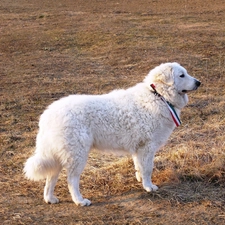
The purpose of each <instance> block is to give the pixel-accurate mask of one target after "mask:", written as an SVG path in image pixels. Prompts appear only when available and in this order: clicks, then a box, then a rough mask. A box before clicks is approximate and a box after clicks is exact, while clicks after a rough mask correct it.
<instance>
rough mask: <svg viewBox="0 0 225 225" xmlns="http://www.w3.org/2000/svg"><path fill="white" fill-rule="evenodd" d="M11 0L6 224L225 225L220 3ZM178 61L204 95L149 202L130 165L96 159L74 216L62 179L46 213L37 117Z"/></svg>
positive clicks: (1, 8)
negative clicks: (31, 170) (31, 159)
mask: <svg viewBox="0 0 225 225" xmlns="http://www.w3.org/2000/svg"><path fill="white" fill-rule="evenodd" d="M106 2H107V4H105V1H81V0H77V1H72V0H65V1H63V3H62V2H55V1H53V0H50V1H45V2H43V1H38V0H37V1H35V2H29V3H28V2H27V1H25V0H15V1H13V2H9V1H7V0H2V1H1V3H0V30H1V35H0V67H1V70H0V219H1V221H3V224H66V223H67V224H150V223H155V224H223V223H224V222H225V215H224V208H225V202H224V197H225V196H224V181H225V174H224V173H225V165H224V164H225V151H224V150H225V149H224V148H225V147H224V140H225V135H224V133H225V132H224V129H225V128H224V127H225V126H224V125H225V115H224V109H225V100H224V94H225V77H224V73H225V51H224V48H225V47H224V46H225V37H224V33H225V24H224V21H225V4H224V2H223V1H222V0H216V1H203V0H199V1H194V0H190V1H180V0H173V1H168V0H167V1H166V0H161V1H146V0H141V1H138V2H137V1H129V2H127V1H123V2H118V1H114V0H111V1H106ZM167 61H178V62H179V63H181V64H182V65H183V66H184V67H186V68H187V70H188V71H189V73H190V74H192V75H193V76H195V77H197V78H199V79H200V80H201V81H202V83H203V85H202V86H201V88H200V89H199V90H198V91H197V92H195V93H193V94H191V95H190V96H189V98H190V102H189V105H188V106H187V107H186V108H185V109H184V111H183V113H182V121H183V124H182V126H181V127H179V128H178V129H176V130H175V132H174V133H173V135H172V136H171V138H170V140H169V141H168V144H167V145H166V146H165V147H164V148H163V149H162V150H161V151H160V152H159V153H158V154H157V156H156V159H155V170H154V173H153V180H154V182H155V183H156V184H157V185H159V186H160V190H159V191H158V192H156V193H150V194H148V193H145V192H144V191H143V190H142V187H141V184H139V183H137V181H136V180H135V177H134V168H133V163H132V161H131V159H130V158H129V157H128V158H127V157H125V158H121V157H116V156H111V155H103V156H102V155H100V154H98V153H97V152H93V153H91V155H90V158H89V161H88V165H87V167H86V169H85V171H84V173H83V174H82V181H81V189H82V193H83V194H84V196H85V197H88V198H90V199H91V200H92V201H93V203H94V205H93V206H91V207H90V208H88V209H87V208H85V209H83V208H77V207H76V206H75V205H74V204H73V203H72V201H71V197H70V195H69V193H68V188H67V184H66V176H65V173H62V175H61V177H60V179H59V182H58V185H57V187H56V194H57V195H59V198H60V200H61V203H60V204H58V205H46V204H44V203H43V200H42V191H43V185H44V183H43V182H40V183H33V182H30V181H27V180H25V179H24V178H23V175H22V169H23V164H24V161H25V160H26V158H27V157H28V156H29V155H30V154H31V153H32V152H33V149H34V147H35V136H36V133H37V123H38V118H39V116H40V114H41V113H42V112H43V110H44V109H45V107H46V106H47V105H48V104H49V103H51V102H52V101H54V100H56V99H58V98H60V97H63V96H66V95H68V94H73V93H81V94H83V93H88V94H101V93H106V92H108V91H110V90H113V89H116V88H126V87H129V86H131V85H134V84H135V83H137V82H140V81H141V80H142V79H143V78H144V76H145V75H146V74H147V73H148V71H149V70H150V69H151V68H153V67H154V66H156V65H158V64H159V63H161V62H167Z"/></svg>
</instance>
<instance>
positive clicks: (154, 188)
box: [144, 184, 159, 192]
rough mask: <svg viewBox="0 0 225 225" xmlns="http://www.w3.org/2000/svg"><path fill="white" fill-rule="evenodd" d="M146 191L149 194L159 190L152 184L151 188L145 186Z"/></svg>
mask: <svg viewBox="0 0 225 225" xmlns="http://www.w3.org/2000/svg"><path fill="white" fill-rule="evenodd" d="M144 189H145V190H146V191H147V192H151V191H157V190H158V189H159V188H158V187H157V186H156V185H154V184H151V185H149V186H144Z"/></svg>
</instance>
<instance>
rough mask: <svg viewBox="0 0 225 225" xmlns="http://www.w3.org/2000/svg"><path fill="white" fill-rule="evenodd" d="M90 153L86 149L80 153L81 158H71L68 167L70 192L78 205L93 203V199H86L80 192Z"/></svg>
mask: <svg viewBox="0 0 225 225" xmlns="http://www.w3.org/2000/svg"><path fill="white" fill-rule="evenodd" d="M87 158H88V154H87V155H86V152H85V150H84V151H83V152H82V154H80V155H79V158H77V157H76V159H72V158H71V159H70V163H69V164H68V167H67V174H68V177H67V181H68V187H69V191H70V194H71V196H72V199H73V201H74V202H75V204H76V205H80V206H89V205H91V201H89V200H88V199H84V198H83V197H82V195H81V193H80V188H79V183H80V175H81V173H82V171H83V169H84V167H85V164H86V162H87Z"/></svg>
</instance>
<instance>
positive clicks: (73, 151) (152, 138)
mask: <svg viewBox="0 0 225 225" xmlns="http://www.w3.org/2000/svg"><path fill="white" fill-rule="evenodd" d="M152 84H153V85H152ZM200 84H201V83H200V82H199V81H198V80H196V79H195V78H193V77H191V76H190V75H188V73H187V71H186V70H185V69H184V68H183V67H181V66H180V65H179V64H178V63H165V64H161V65H160V66H158V67H156V68H155V69H153V70H151V71H150V73H149V74H148V75H147V76H146V78H145V79H144V81H143V82H142V83H139V84H137V85H136V86H134V87H131V88H128V89H127V90H115V91H113V92H110V93H109V94H104V95H71V96H68V97H65V98H62V99H60V100H58V101H55V102H54V103H52V104H51V105H50V106H49V107H48V108H47V109H46V110H45V111H44V113H43V114H42V115H41V118H40V122H39V133H38V135H37V140H36V151H35V154H34V155H33V156H32V157H30V158H29V159H28V160H27V162H26V164H25V168H24V172H25V175H26V177H27V178H29V179H31V180H35V181H38V180H40V179H46V185H45V188H44V199H45V201H46V202H47V203H58V202H59V200H58V199H57V198H56V197H55V196H54V195H53V192H54V188H55V185H56V182H57V178H58V175H59V173H60V171H61V170H62V168H65V169H66V171H67V175H68V178H67V179H68V186H69V190H70V193H71V195H72V199H73V201H74V202H75V203H76V204H77V205H81V206H85V205H90V204H91V202H90V201H89V200H88V199H84V198H83V197H82V195H81V194H80V191H79V180H80V175H81V173H82V171H83V169H84V167H85V164H86V162H87V159H88V153H89V151H90V149H91V148H96V149H99V150H107V149H108V150H110V151H111V152H113V151H124V152H128V153H130V154H131V155H132V157H133V160H134V165H135V169H136V178H137V180H138V181H142V184H143V187H144V189H145V190H146V191H148V192H150V191H155V190H157V189H158V187H157V186H156V185H154V184H152V181H151V174H152V170H153V159H154V155H155V152H156V151H157V150H158V149H159V148H160V147H161V146H162V145H163V144H165V142H166V141H167V139H168V138H169V136H170V134H171V133H172V131H173V129H174V128H175V126H176V125H179V122H180V121H179V115H180V111H181V109H182V108H183V107H184V106H185V105H186V104H187V102H188V97H187V94H186V93H187V92H188V91H192V90H196V89H197V88H198V87H199V86H200Z"/></svg>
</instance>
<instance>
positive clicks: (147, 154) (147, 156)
mask: <svg viewBox="0 0 225 225" xmlns="http://www.w3.org/2000/svg"><path fill="white" fill-rule="evenodd" d="M155 152H156V151H155V149H153V148H152V147H151V146H144V147H143V148H141V149H139V150H138V151H137V154H136V155H135V167H136V168H138V169H139V170H138V171H137V172H138V175H139V176H140V177H141V178H142V185H143V187H144V189H145V190H146V191H147V192H151V191H156V190H158V187H157V186H156V185H154V184H153V183H152V178H151V177H152V171H153V165H154V162H153V160H154V156H155ZM133 158H134V157H133ZM136 175H137V174H136ZM138 178H139V177H138Z"/></svg>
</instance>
